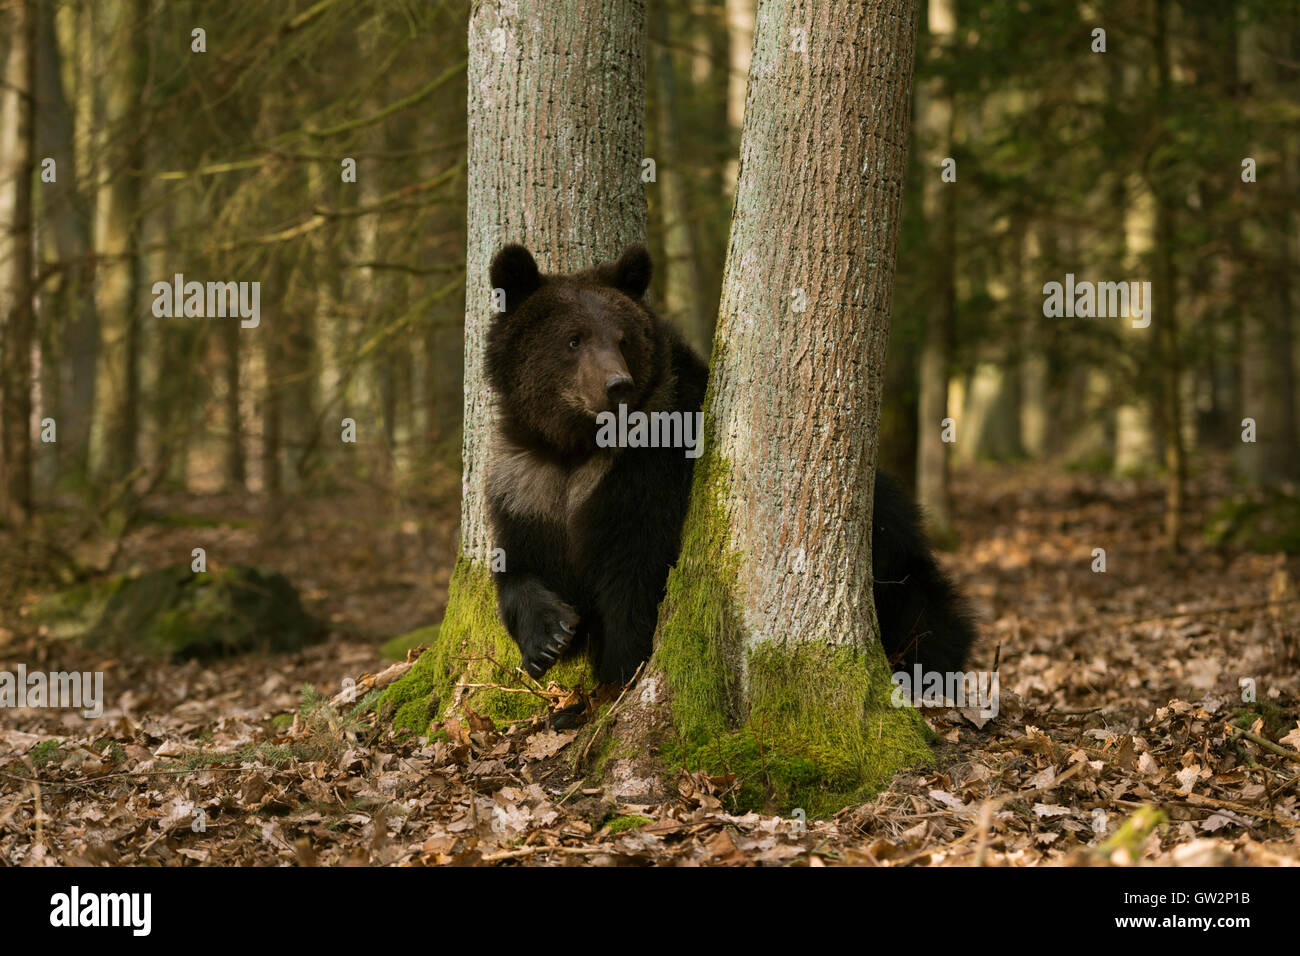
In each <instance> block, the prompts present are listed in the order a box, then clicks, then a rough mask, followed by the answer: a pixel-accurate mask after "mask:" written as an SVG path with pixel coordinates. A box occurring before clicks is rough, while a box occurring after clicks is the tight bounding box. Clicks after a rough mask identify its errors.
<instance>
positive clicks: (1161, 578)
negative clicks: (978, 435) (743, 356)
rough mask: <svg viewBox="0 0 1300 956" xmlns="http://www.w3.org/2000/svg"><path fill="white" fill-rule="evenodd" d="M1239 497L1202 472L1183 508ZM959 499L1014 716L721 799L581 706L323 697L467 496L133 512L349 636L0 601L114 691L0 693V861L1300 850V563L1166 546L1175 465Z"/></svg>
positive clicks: (961, 719)
mask: <svg viewBox="0 0 1300 956" xmlns="http://www.w3.org/2000/svg"><path fill="white" fill-rule="evenodd" d="M1226 491H1227V488H1226V485H1224V484H1223V483H1222V481H1221V480H1216V479H1214V478H1213V477H1201V478H1198V479H1196V480H1195V481H1193V483H1192V489H1191V497H1190V501H1189V507H1190V513H1191V517H1192V520H1191V522H1190V523H1189V527H1199V526H1200V523H1201V522H1203V521H1204V519H1205V517H1206V515H1207V514H1208V511H1209V508H1210V507H1211V505H1212V504H1213V503H1214V501H1215V500H1216V498H1217V497H1218V496H1221V495H1222V494H1224V493H1225V492H1226ZM955 497H956V501H957V502H958V503H959V507H958V510H957V521H958V526H957V530H958V532H959V534H960V538H961V541H962V544H961V545H960V547H959V548H958V549H957V550H956V551H954V552H953V553H951V554H946V555H944V557H943V560H944V563H945V564H946V565H947V566H948V567H949V568H950V569H951V570H952V572H953V574H954V576H955V577H956V578H957V579H958V580H959V581H960V583H961V585H962V586H963V587H964V588H965V589H966V591H967V592H968V593H969V595H970V596H971V598H972V602H973V604H974V605H975V606H976V608H977V610H978V612H979V614H980V632H981V640H980V644H979V646H978V647H977V649H976V652H975V655H974V660H973V661H972V662H971V665H970V666H971V667H972V669H988V668H989V667H991V666H992V664H993V662H994V660H995V659H996V660H997V662H998V671H999V674H1000V685H1001V698H1000V707H999V712H998V714H997V715H996V716H995V717H993V718H992V719H985V718H984V717H982V716H980V714H979V713H978V712H977V711H976V710H975V709H974V708H960V709H958V708H952V707H938V708H935V707H930V708H925V709H924V715H925V717H926V720H927V722H928V723H929V725H930V726H931V728H932V729H933V730H934V731H935V733H936V734H937V735H938V738H940V743H939V744H937V745H936V767H935V768H933V769H928V770H919V771H912V772H904V773H900V774H898V775H897V776H895V778H894V779H893V780H892V782H891V783H890V785H889V787H888V788H887V789H886V790H885V791H884V792H882V793H881V794H880V795H879V796H878V797H877V798H876V799H875V800H874V801H872V802H871V803H868V804H865V805H861V806H856V807H851V808H848V809H846V810H845V811H843V812H842V813H840V814H839V815H838V816H837V817H835V818H834V819H831V820H807V821H805V820H803V819H794V818H790V817H778V816H770V815H763V814H760V813H747V814H733V813H730V812H728V797H727V795H728V792H729V791H730V790H731V789H732V788H734V787H735V785H736V781H735V780H732V779H727V778H720V779H719V778H706V777H703V776H695V777H690V776H686V775H683V776H682V778H681V781H680V791H681V792H680V797H679V798H678V799H677V800H675V801H673V802H672V803H670V804H664V805H657V806H613V805H611V804H610V803H609V802H607V801H606V799H605V798H604V796H603V795H602V794H601V793H600V792H599V791H598V790H595V789H587V788H584V785H583V782H582V781H581V780H577V779H574V778H573V776H572V774H571V773H570V772H569V770H568V767H569V759H568V758H569V755H570V751H571V750H572V741H573V739H574V734H575V732H574V731H563V732H556V731H552V730H550V729H548V728H547V727H546V726H544V725H543V724H542V723H541V722H540V721H539V722H538V723H537V724H535V725H515V726H512V727H509V728H495V727H492V726H490V725H484V724H479V725H476V726H463V725H461V724H459V723H455V722H452V723H451V724H449V725H448V726H445V727H444V728H443V729H444V730H446V731H447V733H446V735H445V739H438V740H436V741H435V742H432V743H429V742H426V743H421V742H420V741H418V740H408V741H397V740H395V739H393V738H392V737H391V735H389V734H388V733H387V732H386V731H380V730H378V729H377V728H375V726H374V725H373V718H372V717H361V718H354V717H350V716H348V714H347V711H348V709H349V708H347V707H341V708H335V707H331V706H330V705H329V704H328V703H326V701H325V698H328V696H329V695H331V694H334V693H336V692H337V691H338V689H339V687H340V685H341V681H342V680H343V679H344V678H346V677H349V676H351V677H356V678H361V677H362V675H363V674H374V673H377V672H380V671H382V670H383V669H384V668H385V667H387V666H388V665H389V664H390V663H391V661H388V660H385V659H384V658H383V657H381V655H380V653H379V646H380V644H381V643H382V642H383V640H384V639H385V638H387V637H391V636H393V635H397V634H401V633H404V632H406V631H409V630H412V629H414V628H417V627H421V626H424V625H426V624H429V623H431V622H433V621H435V620H437V617H438V615H439V614H440V612H441V607H442V604H443V603H444V602H445V600H446V583H447V576H448V573H449V570H450V563H451V558H452V554H453V551H452V534H453V531H454V528H453V526H452V520H451V519H450V518H445V519H444V520H442V521H441V522H436V521H433V522H431V521H416V520H414V519H411V518H409V517H401V516H396V517H395V516H393V515H392V514H391V513H390V514H366V513H364V510H360V511H359V510H358V509H357V508H354V507H349V508H347V509H340V508H338V507H337V506H334V505H329V504H318V505H315V506H312V508H311V510H306V511H303V512H301V513H297V512H292V511H291V512H287V513H284V514H281V515H278V516H277V521H276V523H275V527H274V528H273V529H272V530H271V531H270V532H267V531H264V530H260V529H261V528H262V525H261V522H260V521H259V520H257V516H256V515H253V514H243V513H242V512H241V509H245V510H246V509H247V508H248V507H249V505H248V504H247V499H242V501H235V500H224V499H211V500H209V501H206V502H204V503H201V504H199V503H196V502H194V501H190V500H183V501H177V502H172V503H170V504H171V505H172V507H174V508H175V509H176V510H177V511H180V510H182V509H183V510H184V512H185V514H186V519H185V520H179V521H178V520H165V521H157V522H153V523H149V524H146V525H144V526H142V527H141V528H140V529H139V530H138V531H135V532H133V533H132V534H131V535H130V536H129V537H128V538H127V539H126V540H125V541H124V542H122V549H121V553H120V555H119V561H118V564H119V566H121V567H138V568H147V567H153V566H157V565H158V564H162V563H167V562H169V561H175V560H178V558H177V557H175V556H176V555H181V556H182V559H186V560H187V558H186V557H185V556H188V554H189V553H190V549H191V548H192V547H194V546H203V547H205V548H207V549H208V554H209V555H214V556H216V557H214V558H213V560H214V561H219V560H241V561H255V562H256V563H259V564H263V565H270V566H272V567H275V568H277V569H279V570H281V571H283V572H284V573H285V574H287V575H288V576H289V578H290V580H292V581H293V582H294V583H295V584H296V585H298V587H299V588H300V589H301V590H302V593H303V597H304V601H305V603H306V604H307V605H308V607H309V609H310V610H312V611H313V612H314V613H315V614H317V615H318V616H320V617H321V618H323V619H325V620H326V621H328V622H329V624H330V630H331V633H330V636H329V638H328V639H327V640H326V641H325V642H324V643H321V644H318V645H315V646H312V647H310V648H308V649H306V650H304V651H301V652H297V653H292V654H281V655H245V656H242V657H238V658H233V659H227V660H220V661H214V662H204V663H196V662H188V663H181V664H171V665H167V664H162V665H160V664H158V663H157V662H154V661H143V660H131V659H118V658H112V659H105V658H104V656H103V654H102V653H101V654H98V655H97V654H95V653H92V652H90V651H86V650H83V649H80V648H78V647H77V646H75V645H73V644H71V643H70V642H66V641H59V640H53V639H52V638H51V637H50V635H48V634H42V633H40V631H39V630H38V629H36V628H33V627H32V626H30V625H29V624H28V623H27V619H26V617H25V616H24V615H23V614H22V609H23V608H26V607H28V606H30V604H31V603H32V602H33V601H34V600H36V598H38V597H39V596H40V595H39V593H37V591H38V589H29V591H30V592H31V593H24V594H23V595H22V596H21V598H20V604H21V605H22V607H21V608H12V607H11V608H9V609H5V608H0V670H7V671H10V672H13V671H15V669H16V667H17V665H18V662H20V661H21V662H23V663H24V664H25V665H26V667H27V669H28V671H29V672H30V671H34V670H102V671H104V672H105V688H106V694H105V696H106V698H107V700H106V705H105V706H106V710H105V714H104V716H103V717H102V718H101V719H98V720H86V719H83V717H82V716H81V714H80V713H79V712H75V711H67V710H62V711H61V710H50V709H36V710H33V709H23V710H14V711H8V712H6V713H5V714H4V720H3V722H0V863H4V864H6V865H57V864H88V863H89V864H103V863H109V864H116V865H132V864H144V865H158V864H163V865H205V864H206V865H212V864H220V865H236V864H240V865H280V864H284V863H290V864H294V863H296V864H300V865H318V864H319V865H328V864H359V865H380V864H395V865H415V866H421V865H435V864H444V863H456V864H493V863H496V864H504V865H521V864H531V865H555V864H562V863H563V864H575V863H585V864H594V865H622V864H667V865H712V864H723V865H726V864H769V865H812V866H821V865H838V864H859V865H880V866H904V865H913V866H919V865H953V864H984V865H990V866H1032V865H1047V864H1067V865H1096V864H1107V863H1109V864H1130V865H1131V864H1152V863H1154V864H1191V865H1220V864H1231V863H1236V864H1260V865H1278V864H1300V720H1298V718H1300V601H1297V596H1298V595H1297V584H1296V581H1297V579H1298V578H1300V558H1296V557H1292V558H1289V559H1288V558H1284V557H1283V556H1281V555H1257V554H1250V553H1245V552H1241V551H1238V550H1233V549H1225V548H1222V547H1218V546H1212V545H1209V544H1206V543H1205V542H1204V541H1203V540H1202V539H1201V538H1199V537H1198V536H1197V535H1195V534H1189V535H1188V549H1187V551H1186V553H1185V554H1184V555H1182V556H1180V557H1178V558H1171V557H1169V556H1168V555H1167V554H1166V553H1165V551H1164V549H1163V546H1162V541H1161V516H1162V489H1161V486H1160V485H1159V483H1158V482H1156V481H1148V480H1119V479H1113V478H1108V477H1099V476H1096V475H1091V474H1085V473H1079V474H1063V473H1060V472H1056V471H1050V470H1047V469H1039V468H1017V469H1014V470H1012V469H993V468H980V469H975V470H966V471H962V472H959V473H958V475H957V476H956V496H955ZM167 504H168V503H167V502H163V503H162V505H167ZM160 507H161V506H160ZM155 510H158V509H155ZM166 511H167V508H166V507H161V511H160V513H165V512H166ZM205 517H206V519H207V520H200V519H205ZM1095 548H1103V549H1105V561H1106V571H1105V573H1097V572H1095V571H1094V570H1093V564H1094V554H1093V551H1094V549H1095ZM167 556H170V557H167ZM431 569H436V570H431ZM1243 679H1244V680H1245V684H1244V686H1243V683H1242V682H1243ZM304 685H311V686H312V687H314V688H316V689H317V692H318V693H316V694H312V693H308V694H304V693H303V690H302V688H303V686H304ZM319 695H324V698H322V697H321V696H319ZM1243 697H1244V698H1245V700H1244V701H1243ZM1251 698H1253V700H1252V699H1251Z"/></svg>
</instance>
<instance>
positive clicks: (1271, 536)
mask: <svg viewBox="0 0 1300 956" xmlns="http://www.w3.org/2000/svg"><path fill="white" fill-rule="evenodd" d="M1205 537H1206V539H1207V540H1209V541H1211V542H1213V543H1215V544H1233V545H1237V546H1238V547H1242V548H1246V549H1247V550H1250V551H1257V552H1259V553H1261V554H1276V553H1277V552H1279V551H1283V552H1285V553H1287V554H1300V498H1297V497H1295V496H1293V495H1286V494H1282V493H1281V492H1271V493H1267V492H1257V493H1254V494H1249V495H1236V496H1234V497H1231V498H1227V499H1225V500H1224V501H1223V502H1222V503H1220V505H1219V506H1218V507H1217V508H1215V509H1214V512H1213V514H1211V515H1210V519H1209V521H1207V522H1206V525H1205Z"/></svg>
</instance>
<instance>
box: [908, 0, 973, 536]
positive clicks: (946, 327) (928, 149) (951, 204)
mask: <svg viewBox="0 0 1300 956" xmlns="http://www.w3.org/2000/svg"><path fill="white" fill-rule="evenodd" d="M928 21H929V33H930V36H931V37H932V38H933V42H934V43H935V44H937V45H938V46H939V48H941V49H942V48H946V47H948V46H949V45H950V44H951V43H952V39H953V36H954V34H955V33H956V30H957V2H956V0H929V16H928ZM953 98H954V94H953V91H952V90H951V89H950V88H949V86H948V84H947V83H945V82H944V81H943V80H942V79H938V78H936V79H935V80H932V81H931V83H930V85H929V87H928V88H927V89H925V90H922V91H921V95H920V97H919V99H920V101H921V102H920V103H919V104H918V109H917V114H918V116H920V119H919V120H918V122H919V123H920V124H921V125H922V126H923V130H922V142H923V143H924V144H925V146H924V159H923V160H922V163H921V175H922V179H921V190H922V195H923V197H924V206H925V217H926V220H927V221H928V222H929V223H930V224H931V230H932V239H931V241H932V243H933V248H934V253H935V257H936V269H937V275H936V279H935V281H936V286H935V289H934V294H933V299H932V306H931V309H930V311H929V313H928V314H927V316H926V327H925V336H924V338H923V340H922V342H921V361H920V366H921V369H920V386H919V393H920V394H919V407H918V410H917V436H916V497H917V501H918V502H919V503H920V505H921V507H922V508H923V509H924V511H925V517H926V522H927V525H928V527H929V529H930V532H931V534H933V535H934V537H935V539H936V540H938V541H941V542H942V541H948V540H951V538H952V535H953V531H952V503H951V501H950V492H949V490H948V445H949V443H948V442H945V441H944V440H943V425H942V422H943V420H944V419H945V418H947V417H948V377H949V374H950V373H951V369H950V368H949V365H950V362H951V359H950V355H951V351H952V338H953V323H954V321H955V318H956V311H957V284H956V272H957V267H956V262H955V257H956V254H957V243H956V232H957V203H956V193H955V192H954V191H953V190H955V189H956V188H957V184H956V183H945V182H943V181H941V179H940V172H941V170H940V165H939V164H940V163H941V162H942V161H943V160H944V158H946V157H949V156H951V155H952V141H953V123H954V109H953ZM958 175H959V176H960V172H959V174H958ZM957 437H958V439H959V440H960V439H961V438H963V437H965V436H961V435H959V436H957Z"/></svg>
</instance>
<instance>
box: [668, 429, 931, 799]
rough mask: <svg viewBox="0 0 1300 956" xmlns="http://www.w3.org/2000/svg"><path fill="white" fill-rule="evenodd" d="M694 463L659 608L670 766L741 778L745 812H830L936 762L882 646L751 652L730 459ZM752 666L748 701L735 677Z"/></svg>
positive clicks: (793, 646)
mask: <svg viewBox="0 0 1300 956" xmlns="http://www.w3.org/2000/svg"><path fill="white" fill-rule="evenodd" d="M710 437H711V436H707V435H706V438H705V445H704V447H705V449H706V452H705V455H704V456H703V457H702V458H701V460H700V461H699V462H698V463H697V464H696V472H695V480H694V484H693V486H692V489H691V501H690V506H689V509H688V512H687V518H686V530H685V533H684V537H683V542H682V555H681V558H680V559H679V561H678V563H677V566H676V567H675V568H674V569H673V571H672V573H671V574H670V576H669V579H668V587H667V593H666V596H665V599H664V603H663V606H662V607H661V609H660V618H659V641H658V646H657V648H656V651H655V658H654V668H655V669H657V670H658V671H659V672H661V673H662V674H663V675H664V680H665V682H666V684H667V692H668V706H669V709H670V713H671V719H672V727H673V731H674V734H675V736H674V738H673V739H670V740H666V741H664V742H663V747H662V753H663V756H664V758H665V759H666V760H667V761H668V763H669V764H671V765H675V766H680V767H685V768H686V769H688V770H692V771H694V770H704V771H706V772H708V773H709V774H711V775H715V776H721V775H727V774H733V773H734V774H735V775H736V780H735V784H734V786H735V789H734V790H733V791H732V793H731V796H732V798H733V799H734V802H735V803H736V805H737V806H738V808H740V809H743V810H748V809H757V808H760V807H767V808H770V807H776V808H779V809H783V810H791V809H794V808H796V807H801V808H803V809H804V810H805V811H806V812H807V813H808V814H810V815H814V816H816V815H824V814H828V813H832V812H834V811H835V810H838V809H839V808H841V807H843V806H845V805H847V804H849V803H853V802H859V801H862V800H865V799H868V798H870V797H871V796H872V795H873V794H874V793H875V792H876V791H877V790H879V788H880V787H881V786H883V785H884V784H885V783H886V782H887V781H888V780H889V778H890V777H891V776H892V775H893V774H894V773H895V772H896V771H898V770H900V769H902V768H904V767H908V766H917V765H923V764H928V763H930V761H931V760H932V757H931V754H930V750H929V747H928V746H927V745H926V731H925V723H924V722H923V721H922V720H921V717H920V715H919V714H917V713H916V711H915V710H913V709H912V708H910V707H906V708H895V707H893V706H892V705H891V702H890V698H891V694H890V691H891V689H892V687H891V684H890V672H889V666H888V664H887V662H886V661H885V657H884V653H883V651H882V650H881V649H880V647H879V646H872V647H870V648H857V647H835V646H827V645H824V644H817V643H800V642H794V641H792V642H788V643H784V644H779V645H770V644H769V645H761V646H758V647H756V648H753V649H752V650H746V649H745V647H746V642H745V639H744V637H745V636H744V628H743V623H742V618H741V613H740V607H741V602H740V594H739V585H738V583H737V568H738V563H739V560H740V558H739V556H738V555H737V554H735V552H733V550H732V548H731V547H730V543H729V540H728V538H729V529H728V523H727V519H726V513H725V509H724V507H723V504H722V503H723V502H724V501H726V500H727V490H728V488H727V486H728V469H727V465H726V463H725V461H723V460H722V459H720V458H718V457H717V456H715V455H713V454H711V453H710V452H709V451H707V449H710V448H712V447H714V446H713V443H712V441H710V440H709V439H710ZM742 658H743V659H744V663H745V672H746V674H747V681H748V688H747V690H748V693H747V695H746V699H747V702H746V699H742V697H741V689H740V687H739V686H738V685H739V677H738V675H739V674H740V673H741V667H740V663H741V660H742Z"/></svg>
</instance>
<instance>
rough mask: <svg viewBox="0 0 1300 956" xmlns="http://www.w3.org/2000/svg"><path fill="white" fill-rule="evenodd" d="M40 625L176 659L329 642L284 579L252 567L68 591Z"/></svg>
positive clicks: (179, 572) (92, 642)
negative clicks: (324, 638)
mask: <svg viewBox="0 0 1300 956" xmlns="http://www.w3.org/2000/svg"><path fill="white" fill-rule="evenodd" d="M33 617H34V619H36V620H37V621H39V622H41V623H44V624H46V625H47V626H49V627H51V628H52V629H53V630H55V632H56V633H61V634H63V635H64V636H69V637H75V638H77V639H78V640H80V641H81V642H82V643H84V644H86V645H87V646H90V647H97V648H105V649H111V650H114V651H127V652H131V653H139V654H145V655H148V656H153V657H164V658H170V659H180V658H191V657H213V656H221V655H228V654H238V653H242V652H245V651H251V650H264V651H291V650H296V649H298V648H300V647H303V646H305V645H307V644H311V643H314V642H315V641H318V640H320V639H321V638H323V637H324V636H325V628H324V626H323V625H322V624H321V622H320V621H318V620H316V619H315V618H314V617H312V616H311V615H309V614H308V613H307V612H306V611H304V610H303V607H302V602H301V600H299V597H298V592H297V590H295V589H294V587H293V585H291V584H290V583H289V581H288V579H287V578H285V577H284V575H282V574H279V573H278V572H275V571H267V570H262V569H259V568H254V567H250V566H248V565H232V566H230V567H228V568H224V569H222V570H220V571H210V572H201V573H195V572H193V571H191V570H190V568H189V566H188V565H184V564H180V565H173V566H171V567H166V568H159V569H158V570H156V571H149V572H147V573H145V574H142V575H140V576H138V577H132V578H127V577H121V578H114V579H111V580H109V581H104V582H97V583H95V584H91V585H81V586H79V587H77V588H72V589H69V590H68V591H62V592H59V593H58V594H55V595H53V596H51V597H50V598H46V599H45V600H44V601H42V602H41V603H40V604H38V605H37V607H36V609H35V610H34V612H33Z"/></svg>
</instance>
